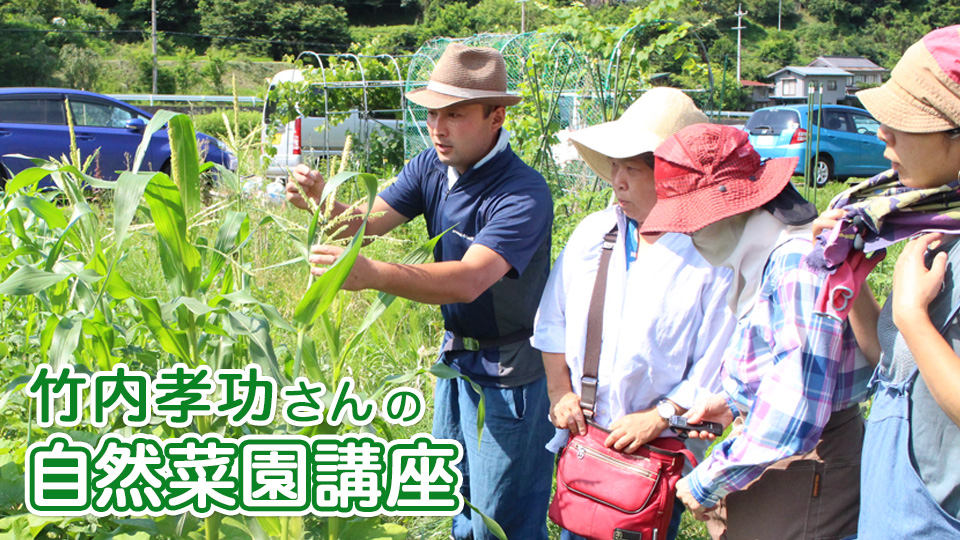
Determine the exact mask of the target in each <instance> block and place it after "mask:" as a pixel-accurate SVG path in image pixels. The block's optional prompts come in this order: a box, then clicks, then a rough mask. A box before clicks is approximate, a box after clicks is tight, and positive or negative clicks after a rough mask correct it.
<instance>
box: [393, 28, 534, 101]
mask: <svg viewBox="0 0 960 540" xmlns="http://www.w3.org/2000/svg"><path fill="white" fill-rule="evenodd" d="M406 97H407V99H408V100H410V101H412V102H414V103H416V104H417V105H420V106H421V107H426V108H428V109H443V108H446V107H449V106H451V105H456V104H458V103H465V102H471V103H486V104H491V105H503V106H510V105H516V104H517V103H520V100H521V99H522V98H521V97H520V96H518V95H516V94H510V93H508V92H507V65H506V63H505V62H504V61H503V55H501V54H500V51H498V50H496V49H491V48H489V47H467V46H466V45H463V44H462V43H451V44H450V45H447V48H446V50H444V51H443V54H442V55H441V56H440V59H439V60H437V65H436V66H435V67H434V68H433V72H432V73H431V74H430V81H429V82H428V83H427V86H426V87H424V88H418V89H416V90H411V91H409V92H407V93H406Z"/></svg>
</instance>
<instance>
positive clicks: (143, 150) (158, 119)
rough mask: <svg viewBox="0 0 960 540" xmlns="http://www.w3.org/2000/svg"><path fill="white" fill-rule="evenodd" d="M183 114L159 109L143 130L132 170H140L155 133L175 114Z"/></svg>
mask: <svg viewBox="0 0 960 540" xmlns="http://www.w3.org/2000/svg"><path fill="white" fill-rule="evenodd" d="M178 114H181V113H178V112H174V111H165V110H160V111H157V112H156V114H154V115H153V118H151V119H150V121H149V122H148V123H147V127H146V128H144V130H143V138H142V139H140V146H138V147H137V153H136V155H135V156H134V158H133V168H131V169H130V170H131V171H133V172H135V173H136V172H139V171H140V165H142V164H143V158H144V156H146V155H147V148H148V147H149V146H150V141H152V140H153V134H154V133H156V132H157V131H160V129H161V128H163V126H165V125H167V122H168V121H169V120H170V119H171V118H173V117H174V116H176V115H178Z"/></svg>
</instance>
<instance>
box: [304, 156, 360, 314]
mask: <svg viewBox="0 0 960 540" xmlns="http://www.w3.org/2000/svg"><path fill="white" fill-rule="evenodd" d="M353 177H357V179H358V180H360V181H361V182H362V183H363V185H364V187H366V189H367V211H366V214H365V215H364V218H363V224H362V225H361V226H360V229H359V230H357V233H356V234H354V235H353V239H351V240H350V245H348V246H347V249H346V250H345V251H344V252H343V253H341V254H340V256H339V257H337V260H336V261H335V262H334V264H333V265H332V266H331V267H330V268H328V269H327V271H326V272H324V273H323V275H321V276H320V277H319V278H318V279H317V280H316V281H314V282H313V285H311V286H310V288H309V289H307V292H306V294H304V295H303V298H302V299H301V300H300V303H299V304H297V307H296V309H295V310H294V315H293V320H294V322H295V323H297V325H299V326H300V327H301V328H303V327H309V326H312V325H313V324H314V323H315V322H316V321H317V319H318V318H319V317H320V315H321V314H322V313H323V312H325V311H326V310H327V308H329V307H330V304H331V303H333V299H334V297H335V296H336V294H337V292H338V291H339V290H340V287H342V286H343V283H344V282H345V281H346V280H347V276H349V275H350V270H351V269H352V268H353V263H354V262H355V261H356V260H357V255H358V254H359V253H360V246H361V245H362V244H363V236H364V231H365V230H366V223H367V218H368V217H369V216H370V210H371V209H372V208H373V201H374V199H375V198H376V196H377V180H376V178H375V177H374V176H373V175H371V174H358V173H341V174H338V175H336V176H335V177H333V178H332V179H331V180H330V183H328V184H327V187H325V188H324V193H327V191H328V190H329V189H331V188H330V185H331V184H334V183H336V184H337V185H339V184H340V183H343V182H344V181H346V180H348V179H350V178H353ZM330 192H332V190H331V191H330Z"/></svg>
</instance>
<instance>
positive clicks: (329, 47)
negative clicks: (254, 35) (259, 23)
mask: <svg viewBox="0 0 960 540" xmlns="http://www.w3.org/2000/svg"><path fill="white" fill-rule="evenodd" d="M267 23H268V26H269V27H270V29H271V33H270V34H269V35H270V36H271V37H272V39H274V40H276V41H280V42H284V43H274V44H271V46H270V51H271V56H273V58H274V59H276V60H279V59H281V58H283V56H284V55H286V54H296V53H299V52H300V51H303V50H318V49H319V50H320V51H321V52H334V51H344V50H346V49H347V47H348V46H349V45H350V30H349V23H348V21H347V14H346V12H345V11H344V10H343V8H340V7H335V6H331V5H329V4H321V5H310V4H306V3H301V2H296V3H292V4H277V5H275V6H274V9H273V10H271V11H270V12H269V13H268V14H267Z"/></svg>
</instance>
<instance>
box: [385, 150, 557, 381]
mask: <svg viewBox="0 0 960 540" xmlns="http://www.w3.org/2000/svg"><path fill="white" fill-rule="evenodd" d="M448 186H449V182H448V177H447V166H446V165H444V164H443V163H441V162H440V159H439V158H438V157H437V152H436V150H434V149H432V148H431V149H429V150H426V151H424V152H422V153H421V154H420V155H418V156H417V157H415V158H414V159H412V160H411V161H410V162H409V163H407V165H406V166H405V167H404V168H403V170H402V171H400V175H399V176H398V177H397V181H396V182H395V183H394V184H393V185H391V186H389V187H387V189H385V190H384V191H383V192H382V193H380V197H381V198H382V199H383V200H384V201H385V202H386V203H387V204H389V205H390V207H391V208H393V209H394V210H396V211H398V212H400V213H401V214H403V215H404V216H406V217H407V218H410V219H413V218H415V217H417V216H418V215H420V214H423V216H424V219H425V220H426V223H427V230H428V231H429V233H430V236H431V237H433V236H436V235H438V234H440V233H441V232H443V231H445V230H447V229H448V228H450V227H453V230H451V231H450V232H448V233H447V234H445V235H444V236H443V238H441V239H440V241H439V242H438V243H437V246H436V248H435V249H434V252H433V255H434V260H436V261H459V260H460V259H462V258H463V255H464V253H466V252H467V249H468V248H469V247H470V246H472V245H473V244H480V245H482V246H486V247H488V248H490V249H492V250H493V251H495V252H497V253H498V254H500V256H502V257H503V258H504V259H505V260H506V261H507V262H508V263H510V266H511V270H510V271H509V272H508V273H507V275H506V276H505V277H504V278H503V279H501V280H500V281H498V282H497V283H495V284H494V285H493V286H492V287H490V288H489V289H487V290H486V291H484V292H483V293H482V294H481V295H480V296H479V297H478V298H477V299H476V300H474V301H473V302H470V303H468V304H466V303H457V304H445V305H443V306H441V307H440V310H441V313H442V314H443V321H444V327H445V328H446V329H447V330H448V332H447V333H446V334H445V335H444V343H446V341H447V340H448V339H450V337H451V336H450V332H456V333H457V334H459V335H461V336H464V337H472V338H477V339H491V338H498V337H502V336H506V335H509V334H512V333H515V332H518V331H521V330H527V329H532V328H533V319H534V317H535V315H536V313H537V306H538V304H539V302H540V296H541V294H542V293H543V287H544V285H545V284H546V282H547V276H548V275H549V273H550V230H551V227H552V226H553V200H552V198H551V195H550V188H549V187H548V186H547V183H546V181H545V180H544V178H543V176H541V175H540V173H538V172H537V171H535V170H534V169H532V168H531V167H529V166H528V165H527V164H526V163H524V162H523V161H522V160H521V159H520V158H519V157H517V155H516V154H514V153H513V150H511V149H510V148H509V147H507V148H506V149H505V150H503V151H502V152H500V153H498V154H496V155H495V156H493V157H492V158H491V159H490V160H489V161H487V162H486V163H484V164H483V165H481V166H480V167H479V168H477V169H473V168H471V169H469V170H467V171H465V172H464V173H463V174H462V175H460V178H459V179H458V180H457V182H456V183H455V184H454V186H453V189H449V187H448ZM442 360H443V361H444V362H446V363H447V364H449V365H450V366H452V367H454V368H455V369H458V370H459V371H460V372H461V373H463V374H465V375H467V376H468V377H470V378H471V379H472V380H473V381H475V382H477V383H479V384H484V385H487V386H519V385H522V384H527V383H530V382H533V381H535V380H537V379H539V378H540V377H542V376H543V373H544V372H543V360H542V359H541V356H540V353H539V351H537V350H535V349H533V348H532V347H531V346H530V342H529V340H527V339H524V340H520V341H517V342H515V343H511V344H508V345H503V346H501V347H499V348H496V347H495V348H491V349H485V350H481V351H478V352H471V351H452V352H449V353H446V354H445V355H444V356H443V357H442Z"/></svg>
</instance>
